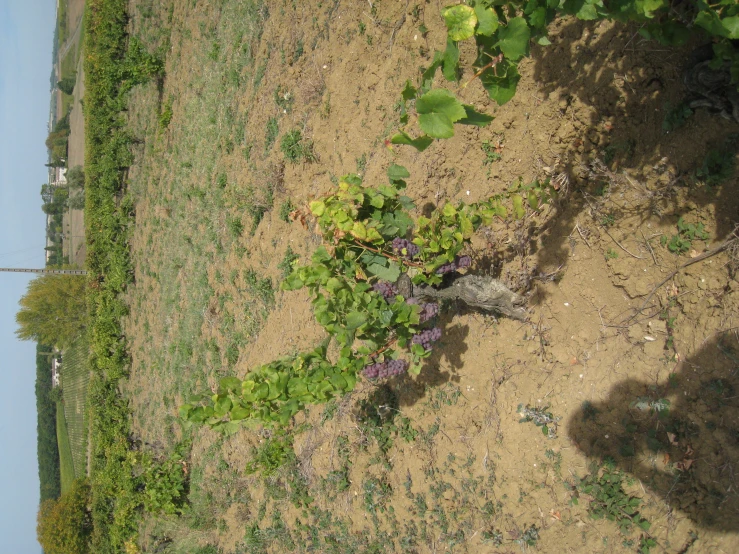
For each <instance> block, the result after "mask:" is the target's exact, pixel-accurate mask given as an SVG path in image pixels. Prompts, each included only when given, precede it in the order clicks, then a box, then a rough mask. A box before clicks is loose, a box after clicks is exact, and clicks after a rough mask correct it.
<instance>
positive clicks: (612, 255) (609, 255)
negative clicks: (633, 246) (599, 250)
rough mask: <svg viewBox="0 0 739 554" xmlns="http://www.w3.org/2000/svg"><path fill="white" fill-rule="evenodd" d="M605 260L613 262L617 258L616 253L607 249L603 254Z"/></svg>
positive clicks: (611, 249)
mask: <svg viewBox="0 0 739 554" xmlns="http://www.w3.org/2000/svg"><path fill="white" fill-rule="evenodd" d="M605 257H606V260H615V259H617V258H618V252H616V251H615V250H614V249H613V248H609V249H608V250H606V253H605Z"/></svg>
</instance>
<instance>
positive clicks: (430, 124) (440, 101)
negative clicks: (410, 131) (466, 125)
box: [416, 89, 467, 138]
mask: <svg viewBox="0 0 739 554" xmlns="http://www.w3.org/2000/svg"><path fill="white" fill-rule="evenodd" d="M416 111H417V112H418V124H419V125H420V127H421V129H422V130H423V131H424V132H425V133H426V134H427V135H429V136H430V137H433V138H449V137H451V136H453V135H454V125H453V124H454V122H455V121H458V120H460V119H462V118H463V117H465V116H466V115H467V113H466V112H465V109H464V106H463V105H462V103H461V102H460V101H459V100H457V99H456V98H455V97H454V95H453V94H452V93H451V92H449V91H448V90H446V89H433V90H430V91H429V92H427V93H426V94H424V95H423V96H421V98H419V99H418V100H417V101H416Z"/></svg>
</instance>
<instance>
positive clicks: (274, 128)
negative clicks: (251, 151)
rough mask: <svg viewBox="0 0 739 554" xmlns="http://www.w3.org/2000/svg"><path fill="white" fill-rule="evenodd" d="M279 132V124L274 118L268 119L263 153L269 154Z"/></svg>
mask: <svg viewBox="0 0 739 554" xmlns="http://www.w3.org/2000/svg"><path fill="white" fill-rule="evenodd" d="M279 132H280V124H279V123H278V122H277V118H276V117H270V118H269V119H268V120H267V131H266V133H265V135H264V151H265V153H266V152H269V151H270V150H271V149H272V145H274V143H275V141H276V140H277V134H278V133H279Z"/></svg>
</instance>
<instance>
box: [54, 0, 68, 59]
mask: <svg viewBox="0 0 739 554" xmlns="http://www.w3.org/2000/svg"><path fill="white" fill-rule="evenodd" d="M68 5H69V1H68V0H59V2H58V3H57V6H58V9H57V12H56V36H57V41H58V44H59V48H61V47H63V46H64V43H65V42H67V38H69V33H70V31H71V29H69V28H68V26H69V22H68V20H67V9H68Z"/></svg>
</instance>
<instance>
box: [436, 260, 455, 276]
mask: <svg viewBox="0 0 739 554" xmlns="http://www.w3.org/2000/svg"><path fill="white" fill-rule="evenodd" d="M453 271H457V264H455V263H454V262H451V263H448V264H444V265H440V266H439V267H437V268H436V273H437V274H438V275H444V274H445V273H451V272H453Z"/></svg>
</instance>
